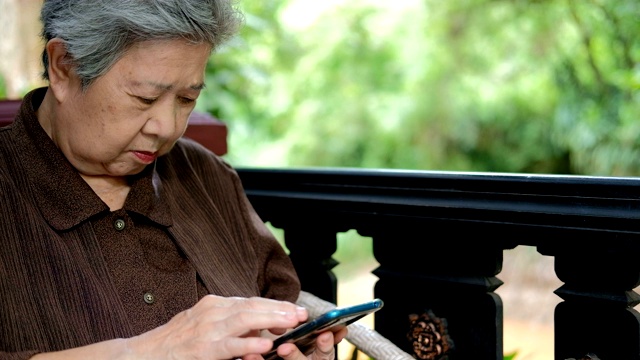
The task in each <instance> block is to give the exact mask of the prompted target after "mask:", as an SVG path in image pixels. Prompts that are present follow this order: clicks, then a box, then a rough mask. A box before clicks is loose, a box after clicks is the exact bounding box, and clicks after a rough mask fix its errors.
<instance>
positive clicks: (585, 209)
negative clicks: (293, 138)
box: [238, 168, 640, 360]
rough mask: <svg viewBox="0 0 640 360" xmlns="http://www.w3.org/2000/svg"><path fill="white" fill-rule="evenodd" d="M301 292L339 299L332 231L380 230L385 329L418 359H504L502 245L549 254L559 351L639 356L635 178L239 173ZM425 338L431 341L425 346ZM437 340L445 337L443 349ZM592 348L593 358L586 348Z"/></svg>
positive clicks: (638, 195)
mask: <svg viewBox="0 0 640 360" xmlns="http://www.w3.org/2000/svg"><path fill="white" fill-rule="evenodd" d="M238 171H239V173H240V176H241V178H242V181H243V184H244V186H245V188H246V191H247V193H248V195H249V198H250V200H251V202H252V204H253V205H254V206H255V208H256V209H257V211H258V213H259V214H260V216H261V217H262V218H263V220H264V221H268V222H270V223H271V224H272V225H273V226H274V227H277V228H281V229H283V230H284V238H285V243H286V246H287V248H288V249H289V251H290V256H291V258H292V260H293V261H294V264H295V266H296V268H297V270H298V271H299V274H300V277H301V281H302V285H303V288H304V289H305V290H307V291H309V292H312V293H314V294H316V295H319V296H321V297H323V298H324V299H326V300H329V301H332V302H335V301H336V296H337V293H336V292H337V284H336V277H335V276H334V274H333V273H332V271H331V269H332V268H333V267H334V266H335V265H336V264H337V262H336V261H335V260H333V259H332V254H334V252H335V251H336V247H337V244H336V242H337V240H336V234H337V233H338V232H344V231H347V230H351V229H356V230H357V231H358V233H360V234H361V235H363V236H369V237H372V238H373V253H374V256H375V259H376V260H377V262H378V263H379V267H378V268H377V269H375V270H374V271H373V273H374V274H375V275H376V276H377V277H378V281H377V283H376V285H375V289H374V295H375V296H376V297H379V298H382V299H383V300H384V302H385V306H384V308H383V309H382V310H380V311H379V312H378V313H376V314H375V315H374V316H375V320H374V324H375V328H376V330H377V331H379V332H380V333H381V334H382V335H384V336H386V337H387V338H389V339H390V340H391V341H393V342H394V343H395V344H396V345H398V346H400V347H401V348H403V349H405V350H406V351H407V352H410V353H414V356H415V357H416V358H420V359H439V358H440V357H439V356H440V355H438V351H440V352H441V353H443V352H444V353H446V354H447V355H448V356H449V357H448V358H449V360H457V359H496V360H497V359H500V360H502V358H503V350H502V347H503V346H502V345H503V343H502V340H503V313H502V301H501V299H500V297H499V296H498V295H497V294H496V293H495V292H494V290H496V289H497V288H498V287H499V286H500V285H502V281H501V280H500V279H499V278H498V277H497V276H499V274H500V272H501V268H502V257H503V251H504V250H506V249H512V248H514V247H516V246H518V245H528V246H535V247H536V248H537V250H538V252H540V253H541V254H543V255H549V256H554V260H555V271H556V275H557V276H558V278H559V279H560V280H561V281H562V282H563V285H562V286H561V287H560V288H558V289H557V290H556V291H555V293H556V294H557V295H558V296H559V297H560V298H561V299H562V300H563V301H562V302H560V303H559V304H558V305H557V307H556V309H555V319H554V336H555V339H554V343H555V350H554V351H555V359H561V360H564V359H569V358H575V359H583V358H585V359H586V358H591V357H594V355H595V356H597V357H598V358H599V359H605V360H610V359H611V360H623V359H624V360H635V359H640V314H639V313H638V312H637V311H635V310H634V309H633V307H634V306H635V305H637V304H638V303H639V302H640V297H639V296H638V294H636V293H635V292H634V291H633V289H634V288H635V287H636V286H638V285H639V284H640V179H635V178H606V177H575V176H544V175H526V174H495V173H455V172H429V171H392V170H362V169H250V168H241V169H239V170H238ZM427 340H428V341H427ZM438 345H439V346H438ZM588 354H590V356H591V357H586V356H587V355H588Z"/></svg>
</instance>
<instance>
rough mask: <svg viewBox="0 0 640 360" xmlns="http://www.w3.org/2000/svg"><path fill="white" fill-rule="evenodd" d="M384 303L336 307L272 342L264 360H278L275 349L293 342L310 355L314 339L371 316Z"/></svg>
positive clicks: (373, 301) (313, 346)
mask: <svg viewBox="0 0 640 360" xmlns="http://www.w3.org/2000/svg"><path fill="white" fill-rule="evenodd" d="M383 305H384V303H383V302H382V300H380V299H374V300H371V301H367V302H365V303H362V304H357V305H351V306H346V307H338V308H335V309H332V310H329V311H327V312H326V313H324V314H322V315H320V316H318V317H316V318H314V319H312V320H310V321H308V322H306V323H304V324H302V325H300V326H298V327H296V328H295V329H293V330H291V331H290V332H288V333H286V334H284V335H282V336H280V337H279V338H277V339H275V340H274V342H273V348H272V349H271V351H270V352H269V353H267V354H266V355H264V358H265V360H272V359H279V357H278V356H277V354H276V349H277V348H278V346H280V345H281V344H284V343H286V342H293V343H295V344H296V346H297V347H298V349H300V351H302V353H304V354H305V355H308V354H310V353H311V352H312V351H313V349H314V348H315V340H316V337H317V336H318V335H319V334H320V333H322V332H324V331H327V330H329V329H331V330H333V331H338V329H339V327H341V326H347V325H349V324H351V323H353V322H355V321H358V320H359V319H361V318H363V317H364V316H367V315H369V314H372V313H374V312H376V311H378V310H380V309H381V308H382V306H383Z"/></svg>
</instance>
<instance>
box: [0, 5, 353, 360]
mask: <svg viewBox="0 0 640 360" xmlns="http://www.w3.org/2000/svg"><path fill="white" fill-rule="evenodd" d="M41 19H42V22H43V37H44V40H45V49H44V52H43V61H44V67H45V69H44V77H45V79H47V80H48V87H46V88H40V89H35V90H34V91H32V92H30V93H29V94H27V95H26V96H25V97H24V99H23V104H22V107H21V109H20V111H19V113H18V115H17V117H16V119H15V122H14V123H13V124H12V125H11V126H9V127H5V128H3V129H0V212H2V214H3V217H2V218H1V219H0V360H5V359H34V360H46V359H67V360H68V359H154V360H161V359H232V358H243V359H261V358H262V355H261V354H264V353H266V352H267V351H269V350H270V348H271V346H272V343H273V342H272V340H271V339H272V338H273V337H274V336H276V335H278V334H281V333H282V332H283V331H285V329H289V328H292V327H295V326H296V325H297V324H299V323H300V322H303V321H305V320H306V319H307V317H308V313H307V310H306V309H304V308H301V307H299V306H296V305H295V304H294V301H295V300H296V299H297V297H298V295H299V292H300V285H299V282H298V279H297V277H296V273H295V271H294V269H293V267H292V265H291V263H290V261H289V259H288V257H287V255H286V253H285V252H284V251H283V249H282V248H281V246H280V245H279V244H278V243H277V242H276V241H275V239H274V238H273V237H272V235H271V234H270V232H269V231H268V229H266V228H265V226H264V224H263V223H262V222H261V221H260V219H259V218H258V216H257V215H256V213H255V211H254V210H253V209H252V207H251V205H250V204H249V202H248V201H247V198H246V196H245V194H244V193H243V190H242V187H241V183H240V181H239V179H238V177H237V174H236V173H235V172H234V170H233V169H232V168H230V167H229V166H228V165H227V164H226V163H225V162H223V161H222V160H221V159H220V158H218V157H216V156H215V155H214V154H213V153H211V152H209V151H207V150H206V149H204V148H203V147H201V146H200V145H198V144H197V143H194V142H192V141H189V140H187V139H182V138H181V135H182V134H183V132H184V131H185V128H186V126H187V119H188V118H189V115H190V113H191V111H192V110H193V109H194V106H195V103H196V100H197V98H198V95H199V94H200V91H201V90H202V89H203V88H204V70H205V65H206V63H207V59H208V57H209V56H210V54H211V53H212V51H213V50H215V49H216V47H218V46H219V45H220V44H221V43H222V42H224V41H225V40H227V39H228V38H230V37H231V36H233V35H234V32H235V31H236V29H237V27H238V25H239V24H240V22H241V16H240V14H239V13H238V12H237V10H236V9H235V8H234V7H233V6H232V4H231V3H230V1H229V0H127V1H124V0H118V1H112V0H92V1H89V0H66V1H62V0H47V1H44V4H43V7H42V13H41ZM345 335H346V329H343V330H340V331H338V332H336V333H332V332H325V333H323V334H321V335H320V336H319V337H318V339H317V342H316V347H315V350H314V352H313V353H311V354H310V355H308V357H307V355H304V354H302V353H301V352H300V350H299V349H297V348H296V347H295V346H294V345H293V344H283V345H281V346H280V347H279V348H278V355H279V356H280V357H282V358H284V359H307V358H310V359H319V360H320V359H333V358H334V357H335V355H334V345H335V344H336V343H338V342H339V341H340V340H341V339H342V338H343V337H344V336H345Z"/></svg>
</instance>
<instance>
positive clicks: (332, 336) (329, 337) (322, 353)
mask: <svg viewBox="0 0 640 360" xmlns="http://www.w3.org/2000/svg"><path fill="white" fill-rule="evenodd" d="M347 332H348V330H347V328H346V327H341V328H340V330H338V331H336V332H335V333H334V332H331V331H325V332H323V333H322V334H320V335H318V337H317V339H316V348H315V350H314V351H313V352H312V353H311V354H309V355H308V356H305V355H304V354H303V353H302V352H300V350H299V349H298V348H297V347H296V346H295V345H294V344H292V343H285V344H282V345H280V346H279V347H278V356H280V357H281V358H283V359H284V360H335V359H336V353H335V345H336V344H338V343H339V342H340V341H342V339H344V338H345V337H346V336H347Z"/></svg>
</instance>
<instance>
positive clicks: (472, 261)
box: [368, 226, 503, 360]
mask: <svg viewBox="0 0 640 360" xmlns="http://www.w3.org/2000/svg"><path fill="white" fill-rule="evenodd" d="M391 228H393V229H395V230H397V233H394V234H386V235H385V234H383V233H373V234H368V236H371V235H373V236H372V237H373V241H374V254H375V257H376V259H377V261H378V262H379V264H380V266H379V267H378V268H377V269H376V270H375V271H374V274H375V275H376V276H378V277H379V281H378V282H377V283H376V285H375V296H376V297H379V298H381V299H383V300H384V301H385V307H384V308H383V309H382V310H380V311H379V312H378V313H376V317H375V327H376V329H380V332H381V333H382V335H384V336H386V337H387V338H389V339H390V340H391V341H393V342H394V343H395V344H397V345H398V346H400V347H402V348H403V349H404V350H405V351H407V352H408V353H410V354H413V355H414V356H415V357H416V358H418V359H440V358H441V356H442V355H443V354H446V355H448V359H449V360H457V359H496V360H502V359H503V308H502V300H501V299H500V297H499V296H498V295H497V294H496V293H495V292H494V290H495V289H497V288H498V287H499V286H500V285H502V281H501V280H500V279H498V278H497V277H496V276H495V275H497V274H498V273H499V272H500V271H501V269H502V259H503V249H502V248H501V247H496V246H491V245H490V244H487V243H484V242H483V243H480V244H479V243H476V244H473V243H472V244H468V242H469V240H466V241H464V243H463V242H462V241H463V240H464V237H463V236H460V235H461V234H456V233H457V231H454V230H451V229H450V231H449V233H448V234H447V233H446V231H443V230H444V229H435V227H433V226H427V228H429V229H430V230H429V232H428V234H429V238H423V239H420V238H416V237H417V236H418V234H422V236H425V235H426V233H424V232H422V233H421V232H420V231H418V230H417V229H415V230H416V231H409V232H403V231H401V230H400V229H403V228H405V229H406V227H395V226H393V227H391ZM436 234H440V236H442V237H440V236H438V235H436ZM402 344H404V346H402Z"/></svg>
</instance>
